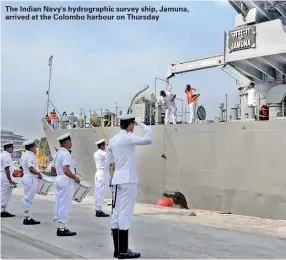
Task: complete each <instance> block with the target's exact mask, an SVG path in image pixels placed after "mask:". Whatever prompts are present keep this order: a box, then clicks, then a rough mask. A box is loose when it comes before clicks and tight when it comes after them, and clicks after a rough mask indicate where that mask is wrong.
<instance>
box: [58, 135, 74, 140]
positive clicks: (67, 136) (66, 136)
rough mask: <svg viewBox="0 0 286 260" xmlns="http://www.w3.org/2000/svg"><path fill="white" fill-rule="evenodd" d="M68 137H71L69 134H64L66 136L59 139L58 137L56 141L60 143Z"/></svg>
mask: <svg viewBox="0 0 286 260" xmlns="http://www.w3.org/2000/svg"><path fill="white" fill-rule="evenodd" d="M70 136H71V134H70V133H66V134H63V135H61V136H60V137H58V138H57V140H58V141H62V140H64V139H67V138H69V137H70Z"/></svg>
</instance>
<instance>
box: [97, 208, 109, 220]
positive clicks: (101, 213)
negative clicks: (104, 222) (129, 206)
mask: <svg viewBox="0 0 286 260" xmlns="http://www.w3.org/2000/svg"><path fill="white" fill-rule="evenodd" d="M95 216H96V217H99V218H100V217H103V218H104V217H109V216H110V215H109V214H106V213H104V212H103V211H101V210H97V211H96V213H95Z"/></svg>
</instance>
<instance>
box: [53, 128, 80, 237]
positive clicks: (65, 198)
mask: <svg viewBox="0 0 286 260" xmlns="http://www.w3.org/2000/svg"><path fill="white" fill-rule="evenodd" d="M57 140H58V141H59V142H60V145H61V148H60V149H59V151H58V152H57V157H56V160H55V168H56V172H57V177H56V180H55V195H56V208H57V212H55V216H56V217H57V218H58V229H57V236H75V235H76V232H71V231H70V230H68V229H67V228H66V224H67V222H68V214H69V211H70V209H71V206H72V200H73V195H74V182H77V183H79V182H80V179H79V178H78V177H76V176H75V171H74V162H73V159H72V156H71V153H70V152H69V150H70V149H71V147H72V142H71V138H70V134H69V133H67V134H64V135H62V136H60V137H58V138H57ZM55 210H56V209H55Z"/></svg>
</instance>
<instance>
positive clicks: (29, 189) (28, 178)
mask: <svg viewBox="0 0 286 260" xmlns="http://www.w3.org/2000/svg"><path fill="white" fill-rule="evenodd" d="M22 183H23V185H24V199H23V209H24V211H25V212H26V213H27V212H29V211H30V210H31V209H32V204H33V199H34V198H35V195H36V192H37V189H38V183H39V179H38V177H37V176H35V175H34V174H29V173H27V174H24V176H23V179H22ZM25 217H30V215H29V214H25Z"/></svg>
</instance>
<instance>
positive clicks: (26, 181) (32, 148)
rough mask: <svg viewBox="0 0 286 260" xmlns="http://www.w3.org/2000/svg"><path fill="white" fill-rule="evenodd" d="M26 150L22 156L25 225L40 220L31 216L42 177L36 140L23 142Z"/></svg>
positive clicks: (33, 223)
mask: <svg viewBox="0 0 286 260" xmlns="http://www.w3.org/2000/svg"><path fill="white" fill-rule="evenodd" d="M23 146H25V150H26V152H25V153H24V154H23V155H22V157H21V166H22V168H23V173H24V176H23V179H22V182H23V185H24V199H23V208H24V221H23V224H24V225H37V224H40V221H36V220H34V219H33V218H32V217H31V209H32V203H33V200H34V198H35V195H36V192H37V188H38V182H39V178H42V174H41V173H40V167H39V164H38V162H37V158H36V152H37V145H36V140H27V141H25V142H24V143H23Z"/></svg>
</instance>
